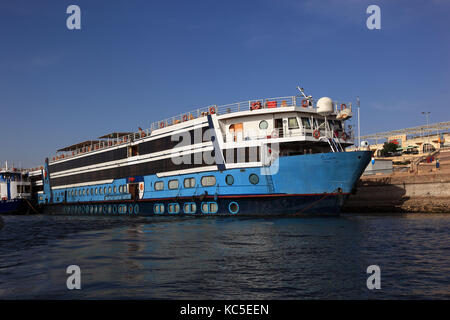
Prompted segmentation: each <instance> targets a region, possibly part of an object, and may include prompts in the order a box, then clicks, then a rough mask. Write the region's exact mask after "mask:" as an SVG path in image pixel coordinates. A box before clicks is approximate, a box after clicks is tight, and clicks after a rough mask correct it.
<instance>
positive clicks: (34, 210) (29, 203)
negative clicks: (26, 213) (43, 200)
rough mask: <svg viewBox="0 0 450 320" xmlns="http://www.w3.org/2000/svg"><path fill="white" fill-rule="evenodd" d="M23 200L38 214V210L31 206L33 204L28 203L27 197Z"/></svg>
mask: <svg viewBox="0 0 450 320" xmlns="http://www.w3.org/2000/svg"><path fill="white" fill-rule="evenodd" d="M25 201H26V202H27V204H28V205H29V206H30V208H31V209H32V210H33V211H34V212H35V213H37V214H39V212H38V211H37V210H36V209H35V208H34V207H33V205H32V204H31V203H30V201H28V199H25Z"/></svg>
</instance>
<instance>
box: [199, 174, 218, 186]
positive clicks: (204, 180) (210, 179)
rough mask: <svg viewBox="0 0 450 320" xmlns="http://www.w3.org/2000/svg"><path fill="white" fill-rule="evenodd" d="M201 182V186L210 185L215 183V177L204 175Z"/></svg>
mask: <svg viewBox="0 0 450 320" xmlns="http://www.w3.org/2000/svg"><path fill="white" fill-rule="evenodd" d="M201 182H202V186H203V187H210V186H213V185H215V184H216V177H214V176H206V177H203V178H202V180H201Z"/></svg>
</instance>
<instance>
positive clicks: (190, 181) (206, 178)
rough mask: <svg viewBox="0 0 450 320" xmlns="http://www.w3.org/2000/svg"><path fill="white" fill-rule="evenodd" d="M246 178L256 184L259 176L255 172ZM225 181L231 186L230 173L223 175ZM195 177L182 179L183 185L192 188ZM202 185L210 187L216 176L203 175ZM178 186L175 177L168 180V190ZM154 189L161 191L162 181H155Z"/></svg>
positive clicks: (231, 178)
mask: <svg viewBox="0 0 450 320" xmlns="http://www.w3.org/2000/svg"><path fill="white" fill-rule="evenodd" d="M248 180H249V181H250V183H251V184H258V183H259V177H258V175H257V174H254V173H252V174H250V175H249V176H248ZM225 182H226V184H227V185H229V186H231V185H233V184H234V177H233V176H232V175H231V174H228V175H227V176H226V177H225ZM195 183H196V182H195V178H185V179H184V187H185V188H186V189H187V188H194V187H195ZM201 184H202V187H212V186H214V185H215V184H216V177H215V176H204V177H202V179H201ZM178 187H179V182H178V180H177V179H173V180H169V182H168V188H169V190H176V189H178ZM154 189H155V190H156V191H162V190H164V181H156V182H155V185H154Z"/></svg>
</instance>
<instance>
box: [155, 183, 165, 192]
mask: <svg viewBox="0 0 450 320" xmlns="http://www.w3.org/2000/svg"><path fill="white" fill-rule="evenodd" d="M155 190H156V191H161V190H164V182H163V181H157V182H155Z"/></svg>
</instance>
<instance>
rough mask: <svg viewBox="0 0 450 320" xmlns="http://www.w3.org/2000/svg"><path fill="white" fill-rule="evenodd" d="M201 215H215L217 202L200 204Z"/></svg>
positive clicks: (217, 208)
mask: <svg viewBox="0 0 450 320" xmlns="http://www.w3.org/2000/svg"><path fill="white" fill-rule="evenodd" d="M201 208H202V213H216V212H217V211H218V210H219V206H218V205H217V202H202V207H201Z"/></svg>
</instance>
